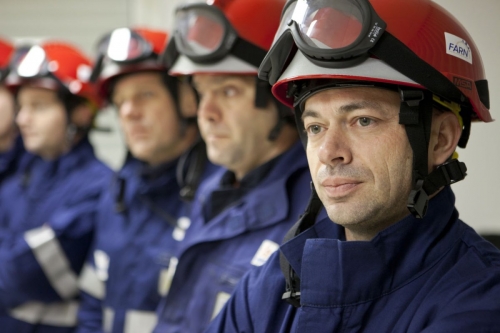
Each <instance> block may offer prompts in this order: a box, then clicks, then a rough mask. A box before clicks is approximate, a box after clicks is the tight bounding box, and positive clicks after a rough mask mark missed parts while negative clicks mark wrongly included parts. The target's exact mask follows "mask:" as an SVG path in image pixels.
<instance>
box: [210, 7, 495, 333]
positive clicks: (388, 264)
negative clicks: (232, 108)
mask: <svg viewBox="0 0 500 333" xmlns="http://www.w3.org/2000/svg"><path fill="white" fill-rule="evenodd" d="M281 22H282V26H281V28H280V29H279V30H278V34H277V35H276V37H275V43H274V45H273V47H272V48H271V50H270V52H269V53H268V54H267V56H266V59H264V61H263V62H262V65H261V67H260V71H259V77H262V78H265V79H268V80H269V81H270V82H271V83H273V84H274V86H273V92H274V94H275V96H276V97H277V98H279V99H280V100H281V101H283V102H284V103H286V104H287V105H293V106H294V108H295V116H296V119H297V121H298V126H299V128H300V129H301V130H303V132H302V133H304V135H303V138H302V139H303V141H304V143H305V145H306V152H307V157H308V162H309V169H310V170H311V174H312V177H313V183H314V188H315V190H314V191H313V195H312V197H311V200H310V202H309V206H308V208H307V210H306V212H305V214H304V215H303V216H302V217H301V219H300V220H299V222H298V223H297V224H296V225H295V226H294V227H293V228H292V229H291V230H290V231H289V232H288V234H287V236H286V237H285V241H284V243H283V244H282V245H281V247H280V251H279V253H276V255H274V256H273V257H272V258H271V259H270V260H269V262H268V264H266V265H265V266H263V267H261V268H260V269H255V270H253V271H252V272H250V273H249V274H248V275H246V276H245V277H244V278H243V279H242V281H241V282H240V284H239V286H238V287H237V289H236V291H235V293H234V294H233V296H232V298H231V299H230V300H229V302H228V303H227V305H226V307H225V308H224V310H223V311H222V312H221V314H220V315H219V316H218V317H217V318H216V319H215V320H214V322H213V323H212V325H211V326H210V327H209V329H208V330H207V332H365V333H369V332H377V333H378V332H411V333H416V332H496V331H498V327H499V323H500V319H499V317H498V314H499V313H500V303H499V302H498V299H499V297H500V284H499V281H500V252H499V251H498V250H497V249H495V247H494V246H493V245H492V244H490V243H488V242H487V241H485V240H484V239H482V238H481V237H480V236H478V235H477V234H476V232H475V231H474V230H472V229H471V228H470V227H468V226H467V225H466V224H465V223H463V222H462V221H461V220H459V219H458V212H457V210H456V209H455V207H454V201H455V198H454V195H453V192H452V190H451V189H450V186H449V185H450V184H452V183H455V182H457V181H460V180H462V179H463V178H464V177H465V175H466V168H465V165H464V164H463V163H462V162H459V161H458V160H457V159H456V158H457V156H456V154H455V149H456V147H457V146H460V147H464V146H465V144H466V142H467V139H468V136H469V132H470V126H471V121H472V120H477V121H485V122H488V121H491V117H490V113H489V110H488V108H489V102H488V89H487V81H486V79H485V77H484V71H483V66H482V63H481V58H480V55H479V53H478V51H477V49H476V46H475V45H474V44H473V41H472V39H471V37H470V36H469V34H468V33H467V32H466V31H465V30H464V28H463V27H462V26H461V25H460V24H459V23H458V22H457V20H456V19H454V18H453V17H452V16H451V15H450V14H449V13H448V12H447V11H445V10H444V9H443V8H441V7H440V6H438V5H436V4H435V3H433V2H432V1H430V0H409V1H396V0H371V1H369V2H368V1H367V0H354V1H344V0H331V1H302V0H289V1H288V2H287V5H286V6H285V9H284V11H283V14H282V20H281ZM321 206H324V207H325V209H326V211H327V213H328V217H329V218H327V219H325V220H322V221H320V222H318V223H314V216H315V214H316V212H317V211H318V209H319V208H320V207H321ZM332 221H333V222H332Z"/></svg>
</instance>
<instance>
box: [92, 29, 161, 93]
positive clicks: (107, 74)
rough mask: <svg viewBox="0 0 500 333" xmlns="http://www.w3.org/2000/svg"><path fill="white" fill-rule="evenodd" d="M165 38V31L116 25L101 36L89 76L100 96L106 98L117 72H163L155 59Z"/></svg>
mask: <svg viewBox="0 0 500 333" xmlns="http://www.w3.org/2000/svg"><path fill="white" fill-rule="evenodd" d="M167 40H168V34H167V33H166V32H165V31H159V30H152V29H144V28H119V29H115V30H113V31H111V32H110V33H108V34H106V35H105V36H104V37H103V38H101V40H100V42H99V43H98V46H97V61H96V64H95V67H94V69H93V71H92V75H91V80H92V81H94V82H96V83H97V84H98V89H99V93H100V95H101V96H102V97H103V98H107V97H109V84H110V82H111V80H112V79H113V78H115V77H117V76H119V75H122V74H127V73H133V72H137V71H144V70H153V71H166V70H167V68H166V67H165V66H163V65H161V64H160V63H159V62H158V56H159V54H160V53H161V51H162V50H163V49H164V48H165V45H166V43H167Z"/></svg>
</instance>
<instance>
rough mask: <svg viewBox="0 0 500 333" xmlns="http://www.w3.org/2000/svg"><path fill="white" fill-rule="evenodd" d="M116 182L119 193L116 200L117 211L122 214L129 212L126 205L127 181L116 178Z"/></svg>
mask: <svg viewBox="0 0 500 333" xmlns="http://www.w3.org/2000/svg"><path fill="white" fill-rule="evenodd" d="M115 182H116V184H117V185H118V193H117V195H116V199H115V211H116V212H117V213H118V214H121V213H123V212H125V210H127V205H126V204H125V191H126V188H127V180H126V179H125V178H122V177H120V176H118V175H117V176H116V178H115Z"/></svg>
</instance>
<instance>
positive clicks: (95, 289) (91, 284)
mask: <svg viewBox="0 0 500 333" xmlns="http://www.w3.org/2000/svg"><path fill="white" fill-rule="evenodd" d="M78 286H79V287H80V290H82V291H84V292H86V293H87V294H89V295H91V296H92V297H95V298H97V299H100V300H103V299H104V296H105V295H106V285H105V284H104V282H103V281H101V280H100V279H99V277H98V276H97V272H96V270H95V269H94V267H92V265H90V264H88V263H86V264H85V265H84V266H83V268H82V272H81V273H80V278H79V279H78Z"/></svg>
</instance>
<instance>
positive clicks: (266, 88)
mask: <svg viewBox="0 0 500 333" xmlns="http://www.w3.org/2000/svg"><path fill="white" fill-rule="evenodd" d="M269 101H273V102H274V104H275V105H276V109H277V120H276V125H274V127H273V128H272V129H271V132H269V135H268V137H267V139H268V140H269V141H275V140H276V139H277V138H278V136H279V134H280V132H281V129H282V128H283V126H284V125H285V123H286V121H287V120H286V117H288V116H291V114H290V112H291V111H288V110H287V107H286V106H284V105H283V104H281V103H280V102H278V101H277V100H276V98H275V97H274V96H273V94H272V93H271V86H270V85H269V83H268V82H267V81H264V80H261V79H259V78H258V77H256V78H255V101H254V105H255V107H256V108H259V109H264V108H266V107H267V105H268V104H269Z"/></svg>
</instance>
